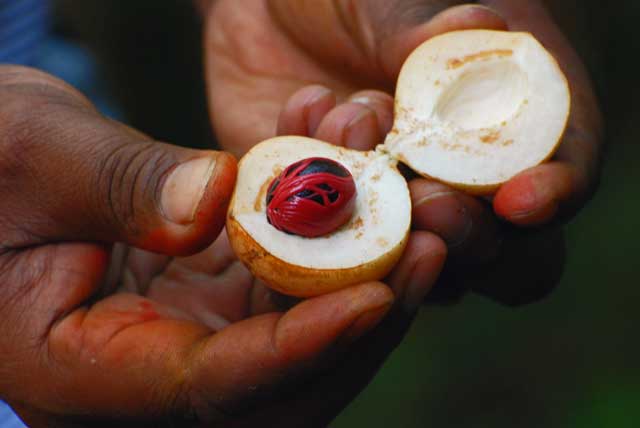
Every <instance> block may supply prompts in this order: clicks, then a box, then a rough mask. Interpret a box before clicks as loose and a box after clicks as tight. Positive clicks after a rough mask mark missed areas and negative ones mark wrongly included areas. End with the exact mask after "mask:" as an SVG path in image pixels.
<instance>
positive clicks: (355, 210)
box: [227, 30, 570, 297]
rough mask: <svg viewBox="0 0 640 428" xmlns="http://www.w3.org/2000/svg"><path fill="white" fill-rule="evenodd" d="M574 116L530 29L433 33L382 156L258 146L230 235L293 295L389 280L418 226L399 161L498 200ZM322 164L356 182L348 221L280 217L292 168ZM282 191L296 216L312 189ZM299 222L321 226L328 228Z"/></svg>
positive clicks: (316, 146)
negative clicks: (274, 200)
mask: <svg viewBox="0 0 640 428" xmlns="http://www.w3.org/2000/svg"><path fill="white" fill-rule="evenodd" d="M569 111H570V92H569V86H568V83H567V80H566V78H565V76H564V75H563V73H562V71H561V70H560V68H559V66H558V64H557V62H556V61H555V59H554V58H553V56H552V55H551V54H549V52H547V51H546V50H545V49H544V47H543V46H542V45H541V44H540V43H539V42H538V41H537V40H536V39H535V38H534V37H533V36H532V35H531V34H529V33H512V32H503V31H489V30H467V31H457V32H451V33H446V34H443V35H441V36H437V37H434V38H432V39H430V40H428V41H427V42H425V43H424V44H422V45H421V46H420V47H418V48H417V49H416V50H415V51H414V52H413V53H412V54H411V56H410V57H409V58H408V59H407V61H406V63H405V65H404V66H403V68H402V71H401V73H400V77H399V80H398V85H397V91H396V106H395V117H394V126H393V130H392V131H391V132H390V133H389V135H388V136H387V138H386V140H385V142H384V144H381V145H379V146H378V147H377V148H376V150H375V151H370V152H359V151H354V150H349V149H345V148H342V147H336V146H332V145H330V144H327V143H324V142H321V141H317V140H313V139H310V138H305V137H294V136H288V137H278V138H273V139H270V140H267V141H264V142H262V143H260V144H258V145H257V146H255V147H254V148H253V149H252V150H250V151H249V152H248V153H247V154H246V155H245V156H244V157H243V159H242V160H241V161H240V164H239V172H238V180H237V184H236V189H235V192H234V196H233V200H232V201H231V204H230V208H229V212H228V216H227V233H228V235H229V240H230V242H231V245H232V247H233V249H234V251H235V252H236V254H237V256H238V257H239V259H240V260H241V261H242V262H243V263H244V264H245V265H246V266H247V267H248V268H249V270H250V271H251V272H252V273H253V274H254V275H255V276H256V277H258V278H260V279H262V280H263V281H264V282H265V283H266V284H268V285H269V286H271V287H272V288H274V289H276V290H278V291H280V292H282V293H285V294H289V295H293V296H298V297H311V296H316V295H319V294H324V293H328V292H331V291H335V290H337V289H339V288H343V287H347V286H349V285H353V284H357V283H361V282H365V281H372V280H378V279H381V278H383V277H385V276H386V275H387V274H388V273H389V272H390V271H391V269H392V268H393V266H394V265H395V264H396V263H397V261H398V260H399V258H400V256H401V255H402V252H403V250H404V247H405V245H406V242H407V239H408V235H409V231H410V227H411V199H410V196H409V190H408V186H407V183H406V181H405V180H404V178H403V177H402V175H401V174H400V173H399V172H398V169H397V164H398V162H402V163H404V164H406V165H407V166H409V167H410V168H411V169H413V170H414V171H415V172H416V173H418V174H420V175H422V176H425V177H429V178H432V179H435V180H438V181H441V182H444V183H447V184H449V185H451V186H453V187H456V188H458V189H462V190H464V191H467V192H469V193H472V194H485V195H487V194H491V193H493V192H495V191H496V190H497V189H498V188H499V187H500V185H501V184H502V183H504V182H506V181H508V180H509V179H510V178H512V177H513V176H514V175H516V174H518V173H519V172H521V171H523V170H525V169H528V168H530V167H533V166H536V165H538V164H540V163H541V162H544V161H545V160H547V159H549V158H550V157H551V156H552V155H553V153H554V151H555V150H556V148H557V147H558V145H559V143H560V140H561V138H562V136H563V133H564V129H565V127H566V124H567V121H568V117H569ZM316 158H324V159H328V160H333V161H335V162H336V163H338V164H339V165H340V166H341V167H344V168H345V169H346V170H348V171H349V174H350V175H351V176H352V177H353V181H354V184H355V190H356V192H355V203H354V206H353V207H350V208H349V211H348V214H345V213H347V211H346V208H345V209H343V208H342V207H337V208H336V209H335V210H334V211H335V213H337V214H336V215H340V216H342V217H340V218H337V217H336V218H334V217H331V215H332V214H330V213H331V210H327V211H326V212H327V213H329V214H327V216H328V217H326V218H325V217H323V216H324V214H319V212H320V211H318V212H315V213H314V212H312V213H311V214H309V213H304V215H300V216H297V217H296V216H295V215H293V216H290V215H289V214H291V213H287V215H289V217H287V218H279V217H278V215H279V214H277V213H276V214H275V217H272V218H271V219H270V217H269V216H268V215H267V210H268V207H267V202H268V197H267V193H268V192H270V190H274V186H273V185H274V183H278V178H279V177H280V178H281V176H282V175H283V171H285V170H288V168H290V167H291V166H292V165H294V166H299V165H300V161H304V160H305V159H316ZM284 175H287V174H286V173H285V174H284ZM329 187H330V186H327V188H329ZM345 189H346V187H345ZM347 193H349V192H347ZM334 195H335V194H334ZM280 196H281V197H280V199H279V202H278V203H279V204H281V205H279V206H281V207H285V208H286V209H290V207H292V206H295V205H296V203H297V201H296V200H294V199H292V198H295V197H300V196H308V194H307V193H306V192H305V191H304V189H303V188H302V187H300V189H298V190H296V191H295V192H293V193H291V194H290V195H284V196H282V195H280ZM287 198H289V199H287ZM306 202H308V201H306ZM306 202H305V204H306ZM306 206H307V207H309V206H310V205H308V204H307V205H306ZM283 209H284V208H283ZM323 209H324V208H323ZM323 212H325V211H323ZM294 214H295V213H294ZM271 215H274V214H273V213H272V214H271ZM297 218H298V219H303V218H304V219H312V220H313V222H316V223H315V224H316V225H317V228H318V230H317V231H313V230H311V229H312V228H313V226H312V227H311V229H310V227H308V225H307V226H305V225H302V226H300V224H296V221H298V220H296V219H297ZM305 221H306V220H305ZM345 221H346V222H345ZM276 222H282V223H281V225H280V226H278V225H277V224H275V223H276ZM308 223H309V224H311V221H309V222H308ZM336 227H337V228H336ZM288 229H290V230H288ZM294 229H295V230H297V231H298V232H296V231H295V230H294ZM315 232H317V233H315Z"/></svg>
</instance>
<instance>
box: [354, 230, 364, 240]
mask: <svg viewBox="0 0 640 428" xmlns="http://www.w3.org/2000/svg"><path fill="white" fill-rule="evenodd" d="M362 236H364V232H362V231H359V232H358V233H356V239H361V238H362Z"/></svg>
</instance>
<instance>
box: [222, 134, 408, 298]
mask: <svg viewBox="0 0 640 428" xmlns="http://www.w3.org/2000/svg"><path fill="white" fill-rule="evenodd" d="M308 157H325V158H329V159H333V160H335V161H337V162H339V163H340V164H342V165H343V166H344V167H346V168H347V169H348V170H349V171H350V172H351V174H352V175H353V178H354V180H355V183H356V188H357V199H356V206H355V210H354V213H353V216H352V218H351V220H350V221H349V222H348V223H347V224H345V225H344V226H342V227H341V228H339V229H338V230H336V231H335V232H332V233H331V234H329V235H327V236H323V237H319V238H305V237H301V236H297V235H291V234H287V233H283V232H282V231H279V230H277V229H276V228H275V227H273V226H272V225H270V224H269V223H268V221H267V216H266V201H265V195H266V191H267V187H268V186H269V184H270V183H271V182H272V181H273V179H274V177H276V176H278V175H279V174H280V173H281V172H282V171H283V170H284V169H285V168H286V167H287V166H289V165H290V164H292V163H294V162H296V161H299V160H301V159H305V158H308ZM410 223H411V199H410V196H409V190H408V187H407V183H406V181H405V180H404V178H403V177H402V175H401V174H400V173H399V172H398V170H397V169H396V161H395V160H393V159H392V158H390V157H389V156H387V155H384V154H380V153H376V152H358V151H354V150H349V149H345V148H342V147H336V146H332V145H330V144H327V143H323V142H320V141H316V140H312V139H309V138H304V137H279V138H274V139H271V140H267V141H265V142H263V143H260V144H259V145H257V146H255V147H254V148H253V149H252V150H251V151H250V152H249V153H247V154H246V155H245V157H244V158H243V159H242V160H241V162H240V164H239V171H238V181H237V184H236V190H235V194H234V197H233V200H232V202H231V206H230V209H229V215H228V221H227V231H228V233H229V236H230V241H231V244H232V246H233V247H234V250H235V251H236V254H237V255H238V256H239V258H240V259H241V260H242V261H243V262H244V263H245V264H246V265H247V266H248V267H249V269H250V270H251V271H252V272H253V273H254V275H256V276H258V277H259V278H261V279H263V280H264V281H265V282H267V283H268V284H269V285H271V286H273V287H274V288H276V289H279V290H280V291H283V292H286V293H287V294H294V295H298V296H311V295H316V294H320V293H323V292H328V291H331V290H333V289H337V288H342V287H344V286H346V285H350V284H356V283H359V282H364V281H370V280H377V279H380V278H382V277H383V276H385V275H386V274H387V273H388V272H389V271H390V270H391V268H392V267H393V265H394V264H395V263H396V262H397V260H398V258H399V257H400V255H401V254H402V250H403V248H404V245H405V243H406V239H407V235H408V232H409V227H410ZM301 283H302V284H304V286H303V287H300V284H301ZM292 284H295V285H296V287H293V286H292ZM292 288H295V289H292Z"/></svg>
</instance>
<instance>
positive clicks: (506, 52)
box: [447, 49, 513, 70]
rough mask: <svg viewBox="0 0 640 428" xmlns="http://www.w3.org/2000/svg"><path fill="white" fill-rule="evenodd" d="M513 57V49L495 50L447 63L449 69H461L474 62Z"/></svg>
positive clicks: (454, 59) (451, 60) (453, 59)
mask: <svg viewBox="0 0 640 428" xmlns="http://www.w3.org/2000/svg"><path fill="white" fill-rule="evenodd" d="M511 55H513V51H512V50H511V49H495V50H490V51H482V52H478V53H475V54H471V55H467V56H465V57H462V58H452V59H450V60H449V61H447V68H448V69H450V70H451V69H456V68H460V67H462V66H463V65H465V64H467V63H469V62H473V61H481V60H488V59H491V58H496V57H497V58H504V57H508V56H511Z"/></svg>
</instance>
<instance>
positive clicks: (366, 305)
mask: <svg viewBox="0 0 640 428" xmlns="http://www.w3.org/2000/svg"><path fill="white" fill-rule="evenodd" d="M392 301H393V295H392V293H391V291H390V290H389V289H388V288H387V287H385V286H383V285H381V284H376V283H371V284H364V285H360V286H356V287H351V288H348V289H345V290H342V291H339V292H336V293H333V294H329V295H325V296H321V297H318V298H314V299H310V300H307V301H305V302H303V303H301V304H299V305H298V306H296V307H294V308H293V309H291V310H290V311H289V312H287V313H285V314H282V313H280V314H278V313H274V314H268V315H263V316H259V317H254V318H251V319H248V320H245V321H242V322H240V323H237V324H233V325H231V326H229V327H228V328H226V329H224V330H223V331H221V332H220V333H217V334H215V335H213V336H210V335H209V330H208V329H206V328H204V326H201V325H198V324H194V323H191V322H188V321H177V320H175V319H172V317H171V316H170V315H168V316H167V315H166V314H165V313H164V312H163V309H162V307H161V306H159V305H157V304H154V303H153V302H149V301H147V300H145V299H143V298H141V297H139V296H133V295H117V296H113V297H111V298H108V299H106V300H104V301H102V302H100V303H98V304H97V305H95V306H93V307H92V308H90V309H82V310H77V311H75V312H73V313H71V314H69V315H68V316H66V317H64V318H63V319H62V320H60V321H58V322H56V323H55V324H54V326H53V328H52V329H51V331H50V333H49V334H48V337H47V342H46V348H45V349H43V351H45V350H46V353H44V354H43V357H45V360H44V361H46V363H45V364H44V366H42V367H37V368H31V369H30V370H31V371H30V373H32V374H33V376H34V379H35V378H38V382H37V385H39V386H38V391H39V392H38V395H37V397H36V398H33V397H29V398H30V401H29V402H31V403H34V404H35V405H38V406H39V407H40V408H42V409H45V410H47V411H50V412H54V413H56V412H66V413H67V414H86V412H91V414H92V415H95V416H97V417H99V416H101V415H113V414H117V415H121V416H122V417H140V418H143V419H146V418H149V419H153V418H155V417H159V416H160V415H172V414H181V415H184V414H192V415H193V414H196V415H197V416H198V417H199V418H200V419H202V420H212V419H217V418H221V417H222V416H223V415H226V414H229V413H232V412H236V411H239V410H240V409H242V408H243V407H244V406H246V405H247V403H248V402H253V400H258V399H260V398H266V397H267V396H269V395H271V394H273V393H274V392H275V391H277V389H278V388H280V387H283V386H285V385H287V384H290V383H291V382H297V381H298V379H300V378H303V377H304V376H305V375H307V374H309V373H310V372H311V371H312V370H313V369H314V367H318V366H319V365H320V364H322V363H323V361H325V360H326V359H327V358H330V357H331V356H332V355H333V354H334V353H335V352H338V351H339V350H340V348H341V347H342V346H344V345H346V343H348V342H350V341H352V340H355V338H357V337H359V336H361V335H362V334H364V333H365V332H366V331H368V330H370V329H371V328H373V327H374V326H375V325H376V324H377V323H378V322H379V321H380V319H381V318H382V317H383V316H384V314H385V313H386V312H387V311H388V309H389V307H390V306H391V304H392ZM43 346H44V345H43ZM36 361H39V360H36ZM141 367H142V368H143V369H141ZM125 379H126V381H123V380H125ZM54 385H55V386H56V388H52V386H54ZM88 388H91V389H92V390H93V391H96V393H95V394H86V393H85V392H84V391H86V390H87V389H88ZM52 391H55V393H53V392H52ZM10 398H11V399H12V400H13V401H16V402H20V401H21V398H22V399H24V398H25V397H23V396H21V395H20V391H13V395H12V397H10ZM22 401H24V400H22ZM68 403H75V404H74V407H73V408H71V409H70V408H69V405H68Z"/></svg>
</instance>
